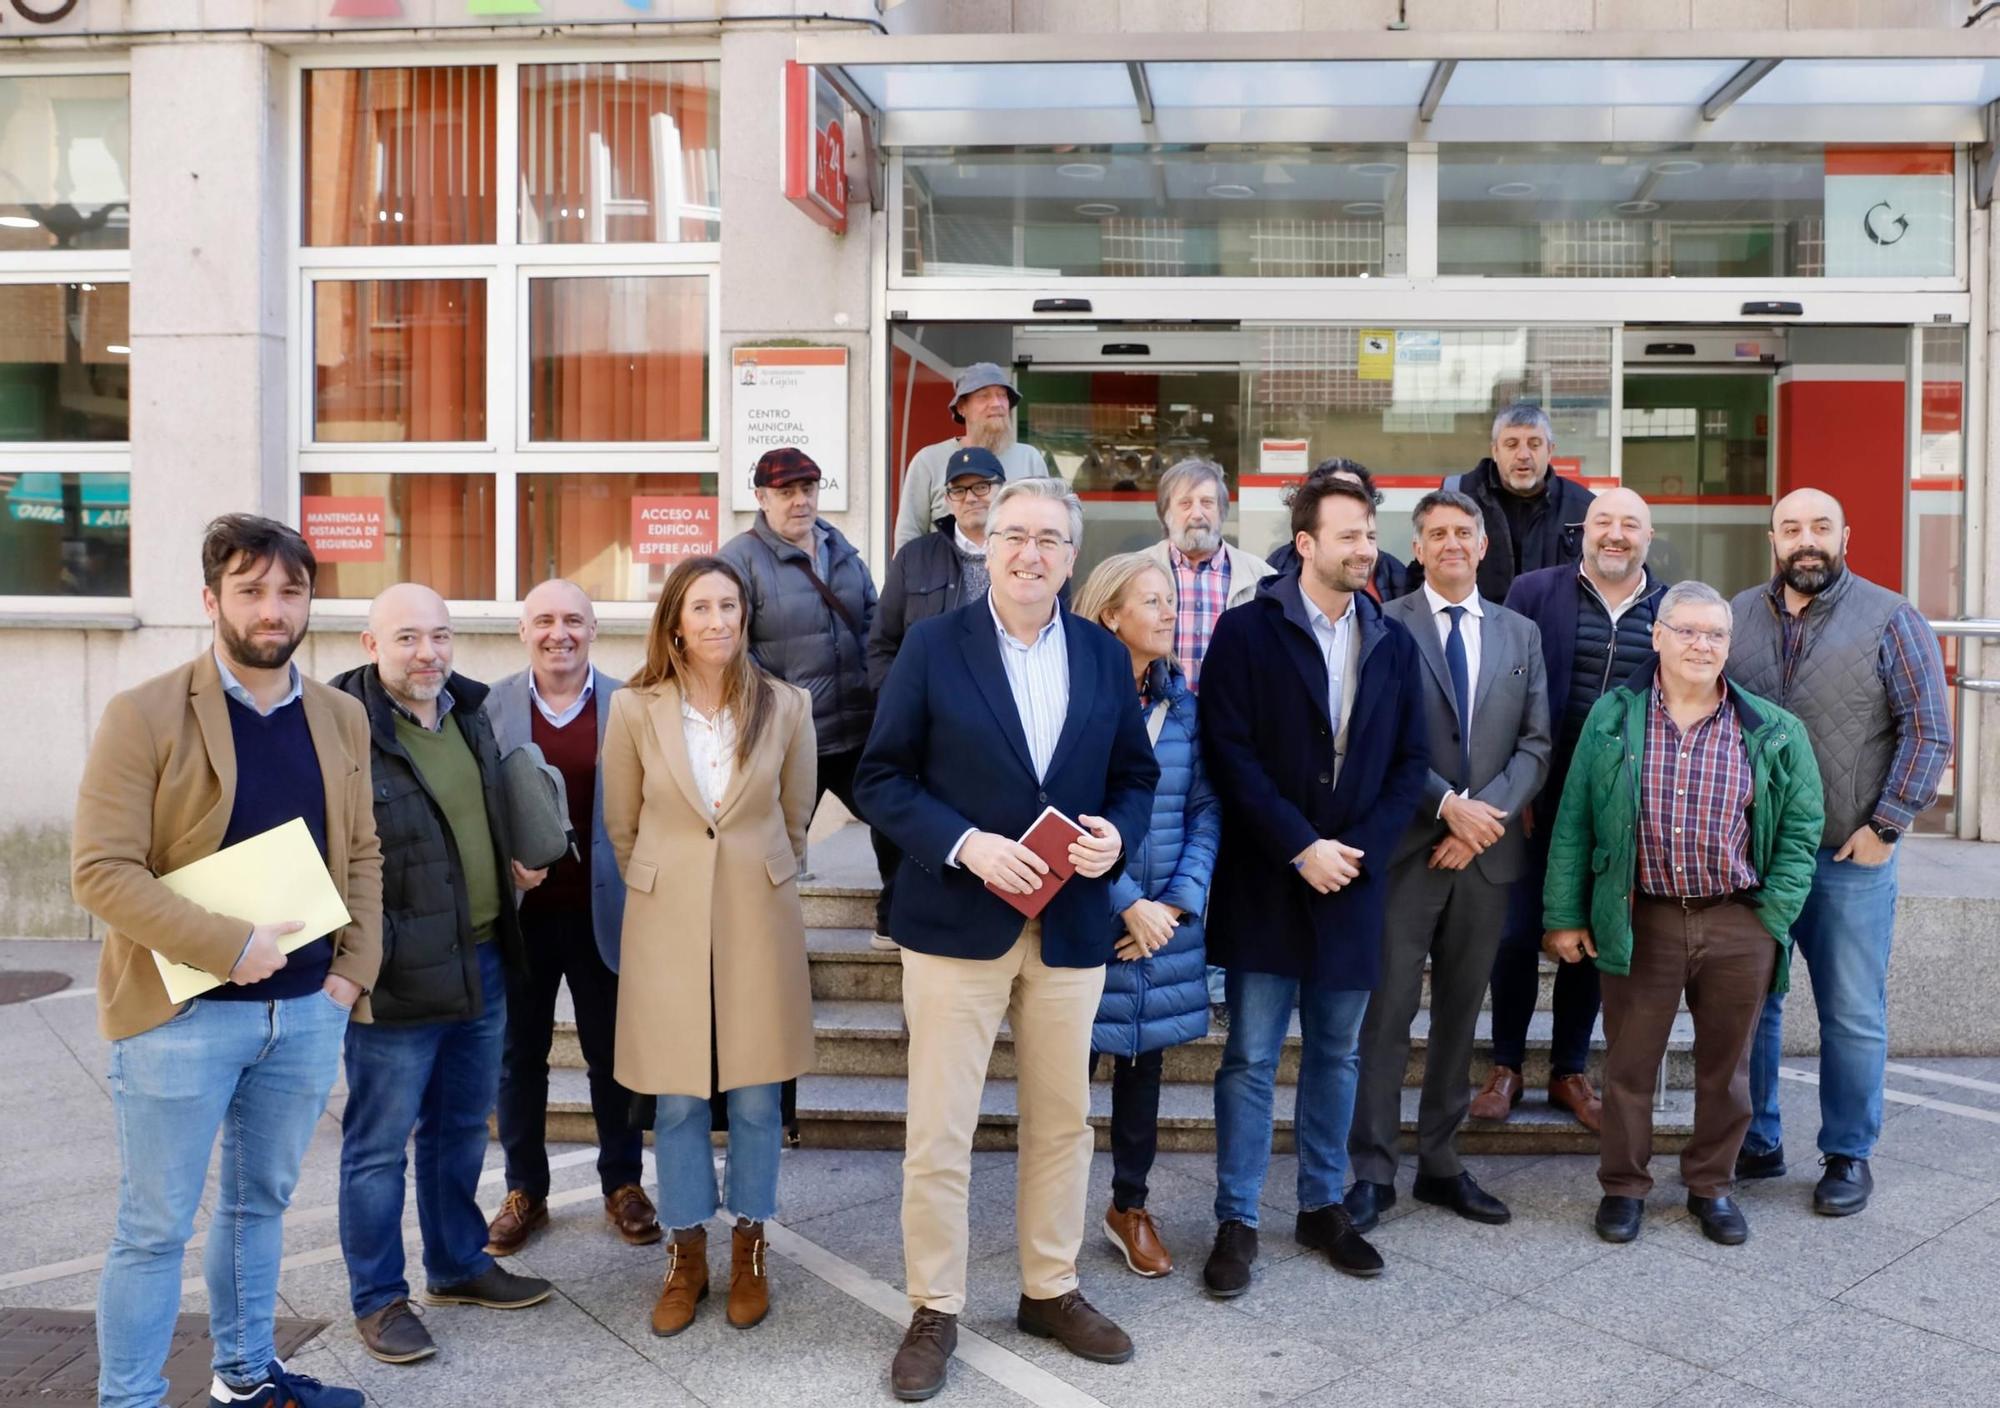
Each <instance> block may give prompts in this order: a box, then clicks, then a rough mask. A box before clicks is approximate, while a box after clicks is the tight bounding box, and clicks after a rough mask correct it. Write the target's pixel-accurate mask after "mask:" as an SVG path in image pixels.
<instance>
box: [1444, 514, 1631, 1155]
mask: <svg viewBox="0 0 2000 1408" xmlns="http://www.w3.org/2000/svg"><path fill="white" fill-rule="evenodd" d="M1652 546H1653V511H1652V509H1650V508H1648V507H1647V505H1646V501H1645V500H1644V499H1642V498H1640V497H1639V496H1638V495H1637V494H1635V493H1633V492H1632V491H1631V490H1630V489H1610V490H1607V491H1606V492H1604V493H1602V494H1599V495H1598V496H1597V497H1596V498H1594V499H1592V500H1591V501H1590V505H1589V507H1588V509H1587V510H1586V511H1585V513H1584V518H1583V556H1582V560H1581V561H1580V562H1579V563H1578V564H1577V565H1576V566H1575V567H1568V566H1564V567H1544V568H1541V569H1539V570H1537V571H1534V572H1524V573H1522V574H1521V575H1520V576H1518V577H1516V578H1515V579H1514V583H1513V585H1512V586H1511V587H1510V588H1509V589H1508V591H1507V605H1508V606H1509V607H1510V608H1512V609H1513V610H1515V611H1518V612H1520V613H1521V614H1522V615H1523V616H1526V617H1527V618H1528V619H1529V620H1531V621H1533V622H1534V623H1535V624H1536V625H1537V626H1539V627H1540V628H1541V632H1542V661H1543V663H1544V664H1545V665H1546V666H1547V668H1548V676H1549V718H1550V721H1551V723H1552V724H1553V725H1554V733H1555V752H1554V754H1553V756H1552V757H1551V758H1550V760H1549V775H1548V779H1547V780H1546V781H1545V782H1543V784H1542V791H1541V796H1540V798H1539V799H1538V800H1537V801H1536V802H1535V803H1534V806H1533V813H1532V823H1533V824H1532V825H1531V826H1530V828H1529V831H1528V868H1527V871H1526V873H1525V874H1523V875H1522V876H1521V878H1520V880H1519V881H1518V882H1517V883H1516V884H1515V886H1514V891H1513V894H1512V896H1511V899H1510V902H1509V904H1508V912H1507V929H1506V933H1505V935H1504V936H1503V938H1502V939H1501V943H1500V952H1499V954H1498V955H1497V956H1496V957H1495V959H1494V960H1493V1070H1492V1071H1491V1073H1490V1074H1489V1075H1488V1076H1487V1079H1486V1085H1485V1087H1484V1088H1483V1089H1482V1090H1481V1091H1480V1092H1479V1093H1478V1094H1477V1095H1475V1096H1474V1097H1473V1100H1472V1107H1471V1109H1470V1111H1469V1114H1470V1117H1471V1118H1473V1119H1476V1120H1504V1119H1506V1118H1507V1117H1508V1115H1510V1114H1511V1113H1513V1109H1514V1106H1516V1105H1517V1104H1519V1103H1520V1101H1521V1095H1522V1091H1523V1086H1524V1081H1523V1077H1522V1071H1523V1069H1524V1067H1525V1064H1526V1061H1527V1049H1528V1023H1529V1020H1530V1019H1531V1018H1532V1017H1533V1016H1534V1013H1535V1000H1536V997H1537V995H1538V992H1539V988H1540V982H1541V977H1540V960H1541V944H1542V880H1543V876H1544V873H1545V872H1546V871H1547V869H1548V857H1549V850H1548V847H1549V831H1550V828H1551V827H1553V826H1554V824H1555V819H1556V803H1557V801H1558V800H1559V799H1560V798H1561V797H1562V789H1563V782H1564V780H1565V779H1566V778H1567V777H1568V776H1569V763H1570V758H1571V756H1572V754H1574V753H1575V751H1576V741H1577V738H1578V736H1579V735H1580V734H1581V733H1582V732H1583V721H1584V718H1585V717H1586V716H1587V715H1588V714H1589V713H1590V708H1591V705H1593V704H1595V703H1596V702H1597V701H1598V699H1599V698H1600V697H1601V696H1602V695H1603V694H1604V693H1605V692H1606V691H1608V690H1609V689H1610V688H1611V687H1612V686H1613V685H1617V684H1622V683H1623V682H1624V681H1625V680H1626V678H1627V677H1628V676H1630V675H1632V674H1633V673H1634V672H1635V671H1639V670H1642V669H1649V668H1650V662H1651V660H1652V656H1653V615H1654V611H1655V609H1656V608H1657V607H1658V605H1659V601H1660V596H1661V594H1662V593H1663V592H1665V591H1666V584H1665V583H1664V582H1661V581H1659V580H1658V579H1657V578H1655V577H1654V575H1653V573H1652V569H1650V568H1649V567H1647V565H1646V555H1647V553H1648V552H1649V551H1650V550H1651V549H1652ZM1598 1004H1599V994H1598V985H1597V969H1596V967H1595V966H1594V965H1592V964H1589V963H1567V964H1564V965H1563V966H1562V968H1561V969H1560V970H1558V971H1557V973H1556V983H1555V1003H1554V1006H1555V1011H1554V1013H1553V1017H1554V1029H1553V1040H1552V1042H1551V1044H1550V1050H1549V1082H1548V1099H1549V1103H1550V1104H1551V1105H1552V1106H1554V1107H1556V1108H1557V1109H1560V1110H1566V1111H1568V1112H1569V1114H1570V1116H1571V1118H1573V1119H1575V1120H1576V1121H1577V1123H1579V1124H1581V1125H1582V1126H1583V1127H1584V1128H1585V1129H1588V1130H1590V1131H1591V1132H1592V1133H1596V1132H1597V1130H1598V1129H1599V1127H1600V1126H1601V1124H1602V1122H1603V1117H1604V1105H1603V1102H1602V1101H1601V1100H1600V1099H1599V1098H1598V1095H1597V1091H1596V1089H1595V1088H1594V1087H1593V1086H1592V1085H1591V1083H1590V1077H1589V1075H1588V1074H1587V1072H1586V1069H1585V1068H1586V1067H1587V1065H1588V1064H1589V1060H1590V1035H1591V1030H1592V1028H1593V1027H1595V1026H1596V1024H1597V1009H1598Z"/></svg>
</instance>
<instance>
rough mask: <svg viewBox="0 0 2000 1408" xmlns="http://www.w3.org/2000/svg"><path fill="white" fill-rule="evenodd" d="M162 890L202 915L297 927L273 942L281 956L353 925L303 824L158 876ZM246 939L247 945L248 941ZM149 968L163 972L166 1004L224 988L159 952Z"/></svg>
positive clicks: (298, 820) (224, 978) (215, 979)
mask: <svg viewBox="0 0 2000 1408" xmlns="http://www.w3.org/2000/svg"><path fill="white" fill-rule="evenodd" d="M160 883H161V884H162V885H165V886H166V887H167V888H168V889H169V890H172V891H173V892H174V893H175V894H177V895H179V896H180V897H181V898H183V899H188V900H193V901H194V902H195V903H196V904H198V905H200V906H201V907H202V908H203V909H206V910H212V911H213V912H215V913H217V914H233V915H235V916H236V917H237V918H239V919H242V920H245V921H247V922H248V923H251V924H282V923H285V922H287V921H288V920H294V919H296V920H298V921H299V922H301V923H303V924H304V925H305V928H303V929H301V930H299V931H298V932H297V933H295V934H287V935H285V936H284V937H283V938H281V939H279V940H278V947H279V948H281V949H283V950H284V951H285V952H286V953H291V952H293V951H294V950H296V949H301V948H304V947H305V946H306V945H307V944H309V943H311V942H313V941H314V940H315V939H321V938H324V937H326V936H327V935H328V934H331V933H332V932H334V930H336V929H340V928H343V927H344V926H346V925H347V924H348V923H349V922H350V920H351V919H352V916H351V915H349V914H348V912H347V906H346V905H345V904H342V903H341V900H340V892H339V891H338V890H336V889H334V888H333V877H332V876H331V875H329V874H327V870H326V862H325V861H323V860H321V859H320V855H319V847H318V846H316V845H314V844H313V838H312V832H311V831H310V830H309V829H308V828H307V826H306V823H305V820H304V818H302V817H293V818H292V819H291V820H290V821H288V822H286V823H285V824H284V825H283V826H274V827H272V828H271V829H270V830H269V831H265V832H261V833H259V834H258V835H255V836H252V837H251V838H250V839H249V840H247V841H238V842H237V843H236V844H235V845H233V846H225V847H223V848H222V849H221V850H219V851H217V852H216V853H215V854H214V855H212V856H203V857H202V858H201V859H200V860H198V861H195V862H194V863H193V864H192V865H184V866H182V867H181V868H180V869H179V870H176V871H172V872H170V873H169V874H166V875H162V876H161V877H160ZM243 937H244V939H245V940H248V939H249V937H250V935H249V934H248V933H245V934H244V935H243ZM153 961H154V962H155V963H157V964H159V965H160V978H161V980H162V981H164V982H165V983H166V985H167V996H168V997H169V998H171V999H172V1000H173V1002H174V1003H175V1004H176V1005H178V1004H180V1003H183V1002H186V1001H187V1000H188V999H189V998H191V997H199V996H200V995H201V994H202V993H205V992H207V991H208V990H209V989H210V988H219V987H221V986H222V985H223V984H224V983H225V982H227V981H228V976H227V975H226V974H225V975H224V976H222V977H219V978H218V977H216V976H215V975H214V974H212V973H205V972H203V971H202V970H201V969H199V968H191V967H189V966H188V965H187V964H185V963H175V962H173V961H172V960H171V959H168V958H166V957H165V956H163V955H162V954H159V953H157V952H156V953H154V955H153Z"/></svg>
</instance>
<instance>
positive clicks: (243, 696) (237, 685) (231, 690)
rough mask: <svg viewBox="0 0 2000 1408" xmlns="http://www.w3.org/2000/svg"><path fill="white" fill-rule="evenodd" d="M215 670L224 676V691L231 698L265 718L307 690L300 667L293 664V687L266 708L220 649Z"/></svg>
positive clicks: (292, 702)
mask: <svg viewBox="0 0 2000 1408" xmlns="http://www.w3.org/2000/svg"><path fill="white" fill-rule="evenodd" d="M215 670H216V673H217V674H219V675H221V676H222V692H223V693H224V694H226V695H228V696H229V697H230V698H231V699H234V700H235V701H236V702H237V703H238V704H241V705H242V706H243V707H244V708H246V709H249V710H251V711H252V712H254V713H256V714H257V715H259V716H260V717H263V718H269V717H270V716H271V715H272V714H275V713H277V712H278V710H280V709H282V708H284V707H285V706H286V705H287V704H295V703H297V702H298V699H299V696H300V695H302V694H304V693H305V692H306V687H305V684H304V682H303V681H301V680H300V678H299V667H298V666H297V665H296V664H294V665H293V666H292V688H291V690H290V692H289V693H287V694H286V695H285V697H284V698H283V699H280V700H279V701H278V702H277V703H275V704H273V705H272V706H271V707H270V708H268V709H266V708H265V707H264V706H263V705H262V704H259V703H258V702H257V698H256V696H255V695H253V694H251V693H250V691H249V690H248V689H247V688H246V687H245V686H244V684H243V681H241V680H239V679H237V678H236V672H235V671H233V670H231V669H230V668H229V662H228V661H226V660H224V659H223V658H222V652H221V651H219V650H218V651H216V652H215Z"/></svg>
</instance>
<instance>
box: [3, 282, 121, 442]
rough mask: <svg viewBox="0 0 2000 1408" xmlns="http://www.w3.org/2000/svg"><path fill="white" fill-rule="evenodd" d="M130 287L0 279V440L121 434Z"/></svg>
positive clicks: (111, 437)
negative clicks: (37, 282) (19, 282)
mask: <svg viewBox="0 0 2000 1408" xmlns="http://www.w3.org/2000/svg"><path fill="white" fill-rule="evenodd" d="M130 292H131V289H130V285H127V284H93V283H61V284H0V442H4V441H9V440H14V441H25V440H77V441H107V440H109V441H117V440H124V439H126V438H127V436H128V434H129V430H128V427H129V425H130V415H131V398H132V377H131V367H130V362H131V357H132V349H131V346H130V336H131V334H130V331H129V327H130V309H131V298H130Z"/></svg>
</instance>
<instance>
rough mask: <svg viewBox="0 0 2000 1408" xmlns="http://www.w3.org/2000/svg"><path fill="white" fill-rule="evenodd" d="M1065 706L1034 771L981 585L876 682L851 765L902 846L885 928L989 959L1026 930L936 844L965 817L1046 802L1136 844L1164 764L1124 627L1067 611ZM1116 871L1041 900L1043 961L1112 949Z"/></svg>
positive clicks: (916, 944) (1072, 883) (922, 628)
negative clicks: (1045, 763) (1044, 767)
mask: <svg viewBox="0 0 2000 1408" xmlns="http://www.w3.org/2000/svg"><path fill="white" fill-rule="evenodd" d="M1063 641H1064V643H1065V645H1066V647H1067V653H1068V657H1069V715H1068V718H1067V719H1066V720H1065V722H1064V724H1063V729H1062V735H1061V737H1060V739H1059V740H1058V741H1057V743H1056V750H1055V753H1054V754H1053V755H1052V756H1051V757H1050V759H1049V767H1048V772H1047V775H1046V776H1045V777H1044V778H1043V779H1042V780H1040V781H1037V780H1036V778H1035V773H1034V767H1033V765H1032V763H1031V762H1030V760H1029V755H1028V737H1027V734H1026V732H1025V731H1024V730H1023V729H1022V727H1021V718H1020V714H1019V712H1018V711H1017V710H1016V709H1015V708H1014V695H1013V691H1012V690H1011V689H1010V688H1009V687H1008V684H1007V671H1006V667H1005V666H1004V665H1002V664H1001V662H1000V641H999V637H998V634H997V632H996V629H995V626H994V621H993V612H992V608H991V607H990V606H989V605H988V600H987V598H986V597H985V596H981V597H980V598H979V599H978V600H976V601H972V602H968V603H967V604H966V605H964V606H961V607H959V608H958V609H957V610H954V611H947V612H945V613H944V614H943V615H941V616H933V617H931V618H930V619H929V620H927V621H919V622H918V623H917V624H916V625H915V626H913V627H911V628H910V632H909V634H908V635H906V636H905V637H903V648H902V649H901V650H900V651H898V652H897V654H896V661H895V664H893V665H891V666H890V667H889V674H888V677H887V678H886V679H885V680H883V682H882V692H881V695H880V697H879V698H878V699H877V700H876V704H875V726H874V728H873V729H872V730H871V731H870V733H869V735H868V746H867V748H866V749H865V750H863V752H862V755H861V762H860V764H859V766H857V767H856V768H855V771H854V798H855V801H856V803H857V804H858V805H859V808H860V811H861V815H862V818H863V819H864V820H865V821H867V822H868V824H869V825H870V826H873V827H875V828H876V829H877V830H878V831H881V832H882V833H884V834H885V835H887V836H888V838H889V839H890V840H891V841H894V842H895V843H896V846H897V847H898V849H900V850H901V851H902V852H903V861H902V867H901V868H900V869H899V870H898V871H897V872H896V885H895V892H894V897H893V899H892V900H891V901H890V912H889V932H890V934H891V935H892V936H893V937H894V938H895V940H896V942H897V943H899V944H901V945H902V946H903V947H904V948H907V949H911V950H914V951H915V952H917V953H929V954H937V955H941V956H943V957H947V958H998V957H1000V956H1001V955H1002V954H1004V953H1006V952H1007V950H1008V949H1010V948H1012V947H1013V946H1014V941H1015V940H1016V939H1017V938H1019V937H1020V934H1021V924H1022V920H1021V915H1020V912H1019V911H1018V910H1016V909H1014V908H1013V906H1011V905H1009V904H1008V903H1007V902H1006V901H1005V900H1003V899H1001V898H1000V897H999V896H998V895H995V894H994V893H993V892H992V891H990V890H988V889H987V888H986V885H985V882H983V881H982V880H980V879H979V877H977V876H976V875H974V874H973V873H972V872H971V871H969V870H966V869H963V868H962V867H956V866H948V865H946V864H945V857H946V855H948V854H949V853H950V851H951V848H952V847H953V846H954V845H956V844H957V843H958V838H959V837H960V836H962V835H963V834H964V833H965V832H966V830H967V829H968V828H976V829H977V830H980V831H992V832H997V833H998V834H1000V835H1002V836H1019V835H1021V834H1022V833H1023V832H1025V831H1026V830H1027V829H1028V828H1029V827H1030V826H1032V825H1033V824H1034V822H1035V818H1036V817H1038V816H1040V815H1041V813H1042V809H1043V808H1044V807H1051V806H1052V807H1054V808H1056V809H1057V810H1058V811H1060V812H1063V813H1064V814H1066V815H1068V816H1070V817H1072V818H1073V817H1076V816H1077V815H1078V814H1079V813H1083V812H1088V813H1090V814H1091V815H1092V816H1101V817H1103V818H1104V819H1105V820H1107V821H1109V822H1110V823H1111V824H1112V825H1113V826H1115V827H1117V828H1118V834H1119V836H1120V837H1121V838H1122V839H1123V841H1124V843H1125V855H1130V854H1131V853H1132V852H1133V850H1134V849H1135V848H1136V847H1137V846H1138V844H1139V842H1140V841H1141V840H1142V839H1143V838H1144V837H1145V834H1146V827H1147V824H1148V822H1149V821H1150V820H1151V816H1152V807H1153V787H1154V785H1155V784H1156V783H1158V781H1159V778H1160V766H1159V764H1158V763H1157V762H1156V761H1155V760H1154V758H1153V745H1152V743H1151V742H1150V741H1149V740H1148V739H1147V737H1146V723H1145V720H1144V718H1143V717H1142V716H1141V715H1140V712H1139V694H1138V691H1137V690H1135V689H1133V687H1132V657H1131V656H1130V655H1129V654H1128V653H1127V652H1126V650H1125V647H1124V645H1123V644H1122V643H1120V641H1119V640H1118V638H1117V637H1116V636H1114V635H1112V634H1111V633H1110V632H1109V631H1107V630H1105V629H1104V628H1103V627H1101V626H1098V625H1095V624H1093V623H1091V622H1089V621H1086V620H1084V619H1082V618H1081V617H1079V616H1071V615H1067V614H1065V615H1064V617H1063ZM1123 866H1124V856H1121V857H1120V858H1119V862H1118V865H1117V866H1114V867H1113V868H1112V870H1111V872H1110V873H1109V874H1107V875H1104V876H1101V877H1099V878H1098V879H1095V880H1086V879H1085V878H1084V877H1082V876H1081V875H1078V876H1073V877H1071V879H1070V880H1069V882H1068V883H1067V884H1065V885H1064V886H1063V888H1062V890H1061V891H1060V892H1059V893H1058V894H1057V895H1056V896H1055V898H1054V899H1052V900H1050V901H1049V904H1048V908H1046V909H1044V910H1043V911H1042V961H1043V962H1044V963H1047V964H1048V965H1050V966H1051V967H1056V968H1095V967H1098V966H1099V965H1101V964H1104V963H1106V962H1109V961H1110V958H1111V951H1112V933H1111V926H1110V925H1108V924H1106V923H1105V916H1106V915H1107V914H1109V913H1110V912H1111V878H1112V876H1114V875H1116V874H1118V873H1119V871H1120V870H1121V869H1122V868H1123Z"/></svg>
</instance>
